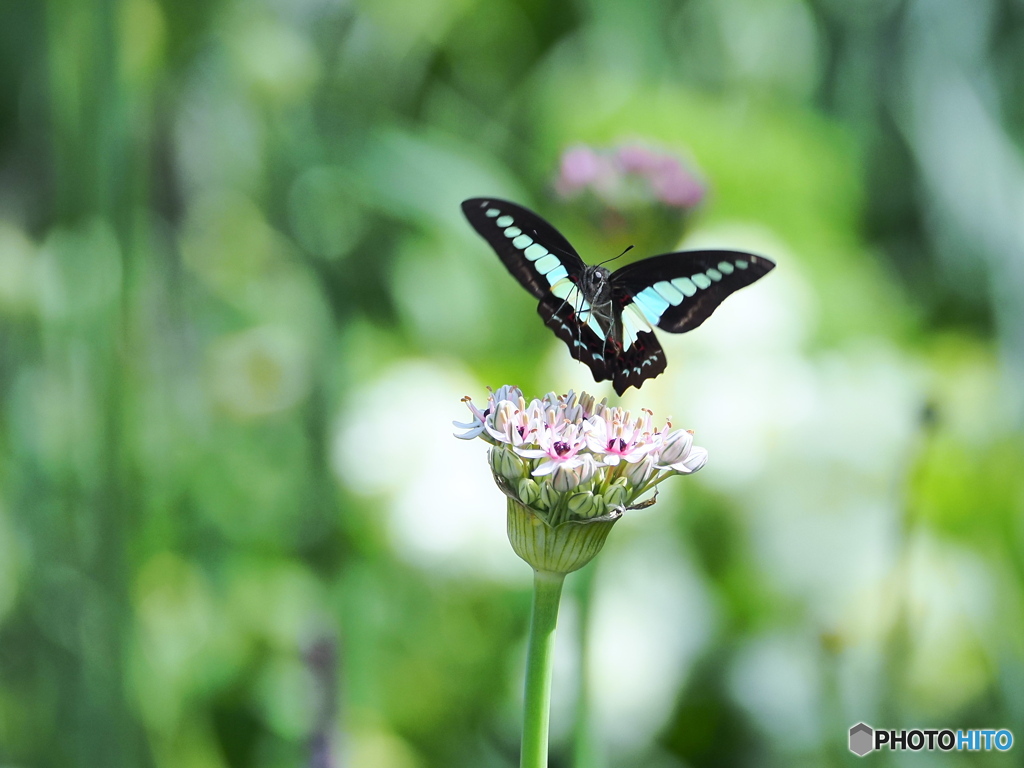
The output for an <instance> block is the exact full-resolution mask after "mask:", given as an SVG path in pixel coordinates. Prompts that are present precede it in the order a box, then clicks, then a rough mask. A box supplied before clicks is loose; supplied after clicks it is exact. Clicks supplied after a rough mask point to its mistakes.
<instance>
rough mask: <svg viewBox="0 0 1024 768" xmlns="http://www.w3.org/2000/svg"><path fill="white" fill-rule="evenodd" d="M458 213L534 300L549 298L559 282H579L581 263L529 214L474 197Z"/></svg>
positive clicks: (503, 203)
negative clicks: (460, 212)
mask: <svg viewBox="0 0 1024 768" xmlns="http://www.w3.org/2000/svg"><path fill="white" fill-rule="evenodd" d="M462 212H463V213H464V214H465V215H466V218H467V219H468V220H469V223H470V224H472V225H473V229H475V230H476V231H477V232H478V233H479V234H480V236H481V237H483V238H484V240H486V241H487V242H488V243H489V244H490V246H491V248H493V249H494V251H495V253H497V254H498V256H499V257H500V258H501V261H502V262H503V263H504V264H505V266H506V267H507V268H508V271H509V272H511V273H512V275H513V276H514V277H515V278H516V279H517V280H518V281H519V282H520V283H522V285H523V287H524V288H525V289H526V290H528V291H529V292H530V293H531V294H532V295H533V296H534V297H535V298H538V299H544V298H545V297H547V296H550V295H551V287H552V286H553V285H554V284H556V283H557V282H558V281H559V280H561V279H563V278H566V277H568V278H570V279H571V281H572V282H573V283H578V282H579V276H580V275H581V274H582V273H583V267H584V266H585V265H584V263H583V259H581V258H580V257H579V254H578V253H576V250H575V249H574V248H573V247H572V245H570V244H569V241H568V240H566V239H565V238H564V237H563V236H562V234H561V233H560V232H559V231H558V230H557V229H555V228H554V227H553V226H551V225H550V224H548V223H547V222H546V221H544V219H542V218H541V217H540V216H538V215H537V214H536V213H534V212H533V211H530V210H527V209H526V208H523V207H522V206H520V205H516V204H515V203H510V202H508V201H507V200H497V199H495V198H488V197H474V198H471V199H469V200H466V201H465V202H463V203H462ZM542 314H543V313H542Z"/></svg>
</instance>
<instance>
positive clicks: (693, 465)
mask: <svg viewBox="0 0 1024 768" xmlns="http://www.w3.org/2000/svg"><path fill="white" fill-rule="evenodd" d="M707 463H708V452H707V449H706V448H701V447H700V446H696V447H694V448H691V449H690V455H689V456H687V457H686V458H685V459H683V461H682V462H681V465H682V467H683V468H684V469H685V470H686V471H688V472H691V473H692V472H696V471H697V470H698V469H700V468H701V467H703V466H704V465H705V464H707ZM679 466H680V465H676V466H674V467H673V469H675V470H677V471H683V470H680V469H679Z"/></svg>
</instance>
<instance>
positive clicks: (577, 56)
mask: <svg viewBox="0 0 1024 768" xmlns="http://www.w3.org/2000/svg"><path fill="white" fill-rule="evenodd" d="M1022 72H1024V6H1022V5H1021V3H1020V2H1017V1H1016V0H906V1H903V0H859V1H858V2H843V1H842V0H756V1H755V0H685V1H684V2H668V1H667V0H660V1H654V2H646V3H635V4H634V3H624V2H617V1H616V0H575V1H574V2H569V3H543V2H539V0H490V1H489V2H481V1H480V0H421V1H420V2H408V1H407V2H399V0H356V1H354V2H353V1H346V0H246V1H243V0H203V1H202V2H200V1H199V0H178V1H177V2H171V1H170V0H46V1H45V2H31V0H24V1H22V2H18V0H15V1H14V2H8V3H5V4H4V5H3V6H2V8H0V401H2V409H0V765H2V766H4V768H15V767H16V768H49V767H50V766H62V767H63V766H87V767H88V768H100V767H103V768H119V767H121V766H141V767H148V766H166V767H168V768H170V767H171V766H173V767H174V768H243V767H247V766H283V765H296V766H311V768H332V767H335V766H338V767H340V766H356V767H357V768H362V767H363V766H366V767H368V768H426V767H428V766H474V767H478V766H479V767H481V768H491V767H493V768H500V767H502V766H513V765H516V764H517V748H518V733H519V722H518V718H519V697H520V695H521V694H520V680H521V675H522V663H523V652H524V638H525V632H526V622H527V620H528V610H529V599H530V592H529V589H530V587H529V577H530V572H529V568H528V567H527V566H526V565H525V564H523V563H521V562H519V561H518V560H517V559H516V558H515V556H514V554H513V553H512V551H511V549H510V548H509V547H508V545H507V543H506V542H504V541H503V536H504V503H503V501H502V497H501V496H500V494H499V493H498V492H497V490H495V489H494V488H493V487H492V486H491V484H490V480H489V477H488V470H487V465H486V462H485V459H484V450H483V446H482V444H479V443H460V442H458V441H456V440H454V439H452V438H451V436H450V432H451V428H450V426H449V423H450V421H451V420H452V419H462V418H464V416H465V411H464V409H463V407H462V406H461V404H460V403H459V399H460V398H461V397H462V396H463V395H466V394H471V395H473V396H474V397H475V398H476V399H477V400H478V401H481V400H483V398H484V395H485V389H484V387H485V385H491V386H498V385H500V384H504V383H517V384H519V385H521V386H522V387H524V389H525V390H526V391H527V393H528V394H541V393H542V392H544V391H548V390H551V389H557V390H562V391H564V390H565V389H568V388H575V389H577V390H579V389H581V388H584V387H586V388H588V389H589V390H591V391H595V392H597V393H599V394H602V395H603V394H609V393H610V390H609V389H608V388H607V386H606V385H600V386H597V385H594V383H593V382H592V381H590V379H589V375H588V373H587V371H586V369H585V368H584V367H582V366H580V365H578V364H576V363H574V362H572V361H571V360H570V359H569V358H568V355H567V354H566V353H565V349H564V346H562V345H560V344H559V343H558V342H557V341H556V340H555V339H554V338H553V337H552V336H551V334H550V332H549V331H548V330H547V329H545V328H544V327H543V326H542V324H541V323H540V322H539V320H538V319H537V317H536V314H535V311H534V307H533V302H532V301H531V300H530V298H529V297H528V296H527V295H526V293H525V292H524V291H522V290H521V289H520V288H519V287H518V286H517V285H516V284H515V282H514V281H513V280H512V279H511V278H510V277H509V276H508V275H507V273H505V271H504V269H503V268H502V266H501V264H500V262H498V260H497V259H496V258H495V257H494V256H493V254H492V253H491V252H490V250H489V248H488V247H487V246H486V244H485V243H484V242H483V241H482V240H480V239H479V238H478V237H477V236H476V235H475V234H474V233H473V232H472V231H471V229H470V228H469V226H468V225H467V224H466V223H465V221H464V220H463V219H462V216H461V213H460V211H459V208H458V204H459V202H460V201H461V200H462V199H464V198H466V197H472V196H479V195H495V196H500V197H508V198H511V199H514V200H516V201H518V202H521V203H523V204H526V205H529V206H530V207H533V208H535V209H537V210H540V211H542V212H543V213H544V214H545V215H546V216H547V217H548V218H551V219H552V220H554V221H555V223H556V224H557V225H558V226H559V227H560V228H562V229H563V231H564V232H565V233H566V234H567V235H568V236H569V237H570V239H571V240H573V242H574V243H577V245H578V246H579V249H580V250H581V252H582V253H584V255H585V256H587V257H588V258H589V259H590V260H591V261H596V260H598V259H600V258H607V257H609V256H612V255H614V254H615V253H617V252H618V250H620V249H621V248H620V243H619V242H618V241H617V240H615V241H614V242H613V241H612V239H606V238H603V237H602V236H601V234H600V231H599V230H598V229H596V228H595V227H594V226H592V221H591V220H590V219H589V218H588V217H587V215H586V212H585V210H584V207H583V206H582V205H580V204H577V203H574V202H572V201H565V200H560V199H558V198H557V196H556V195H555V194H554V193H553V191H552V182H553V179H554V177H555V174H556V173H557V169H558V164H559V157H560V155H561V153H562V152H563V151H564V150H565V149H566V148H568V147H571V146H575V145H579V144H589V145H592V146H595V147H610V146H613V145H617V144H621V143H622V142H624V141H633V142H642V143H646V144H648V145H650V146H654V147H658V148H660V149H662V150H666V151H671V152H675V153H678V154H679V155H680V156H682V157H686V158H688V159H689V162H692V163H693V164H694V166H695V167H697V168H699V169H700V172H701V174H702V176H703V178H704V179H705V180H706V181H707V183H708V186H709V190H710V192H709V195H708V197H707V199H706V200H705V202H704V204H703V205H702V206H701V208H700V210H698V211H697V212H696V213H694V214H693V215H691V216H689V217H688V218H687V220H686V232H685V237H684V241H683V242H684V245H685V244H691V245H698V244H703V245H706V244H709V243H710V244H716V245H719V246H724V247H734V248H745V249H749V250H755V251H758V252H760V253H764V254H765V255H768V256H770V257H772V258H774V259H775V260H776V261H777V262H778V264H779V266H778V268H777V269H776V270H775V272H773V273H772V274H771V275H769V276H768V277H767V278H766V279H765V280H763V281H761V282H760V283H758V284H757V285H756V286H754V287H752V288H750V289H748V290H746V291H744V292H743V293H741V294H739V295H738V296H736V297H733V298H732V299H730V300H729V301H728V302H727V303H726V305H724V306H723V307H722V308H721V309H720V310H719V312H718V313H716V315H715V317H714V318H712V319H711V320H710V321H709V322H708V323H707V324H706V325H705V326H704V327H702V328H701V329H700V330H699V331H698V332H697V333H694V334H690V335H688V336H683V337H667V334H662V342H663V345H664V346H665V348H666V350H667V354H668V358H669V368H668V371H667V373H666V374H665V375H664V376H662V377H660V378H659V379H657V380H654V381H651V382H648V383H647V384H646V385H645V386H644V388H643V391H642V392H639V393H638V392H635V391H630V392H629V393H628V394H627V396H626V397H625V398H624V401H625V402H626V403H627V404H628V405H630V406H631V407H635V408H639V407H642V406H646V407H650V408H652V409H654V410H655V412H656V414H658V415H659V416H666V415H672V416H673V417H674V423H675V424H676V425H677V426H686V427H689V428H692V429H694V430H695V431H696V434H697V442H698V444H701V445H704V446H706V447H708V449H709V450H710V453H711V460H710V462H709V464H708V466H707V467H706V468H705V469H704V470H703V471H702V472H701V473H700V474H699V475H697V476H696V477H694V478H690V479H686V480H680V481H679V482H677V483H675V486H676V487H674V488H668V489H667V492H666V493H665V494H664V495H663V497H662V499H661V501H660V503H659V504H658V505H657V506H655V507H654V508H652V509H650V510H646V511H642V512H637V513H635V514H631V515H628V516H627V517H626V518H625V519H624V520H623V521H622V522H620V523H619V524H618V526H617V527H616V531H615V533H614V534H613V536H612V537H611V539H610V542H609V544H608V546H607V548H606V550H605V552H604V553H603V554H602V555H601V557H600V558H599V559H598V561H596V563H595V564H594V565H591V566H588V568H587V569H586V570H585V571H583V572H581V573H579V574H576V575H574V576H572V577H570V580H569V589H568V594H567V596H566V602H565V604H564V605H563V617H562V623H561V628H560V636H559V638H560V639H559V643H560V644H559V649H558V661H557V663H556V680H555V685H556V693H555V700H554V707H553V726H552V727H553V732H552V736H553V743H552V762H551V765H552V766H560V767H567V766H574V767H575V768H602V767H603V766H654V767H655V768H677V767H682V766H695V767H703V766H708V767H710V766H843V765H853V764H856V763H857V758H855V757H853V756H852V755H851V754H850V753H849V752H848V751H847V749H846V731H847V729H848V728H849V727H850V726H851V725H852V724H854V723H856V722H858V721H860V720H864V721H867V722H869V723H871V724H873V725H875V726H879V727H891V728H913V727H949V728H953V729H956V728H971V727H975V728H999V727H1006V728H1010V729H1012V730H1014V732H1015V735H1016V736H1017V737H1018V738H1024V433H1022V431H1021V422H1022V418H1024V407H1022V405H1024V229H1022V228H1021V225H1020V221H1021V213H1022V211H1024V157H1022V153H1021V143H1022V140H1024V106H1022V105H1024V98H1022V97H1024V77H1022ZM624 237H627V241H628V235H624ZM641 240H642V238H641ZM633 242H635V240H634V241H633ZM627 244H628V242H627ZM636 244H637V248H636V250H635V251H634V253H636V254H638V255H645V254H649V253H651V252H653V250H652V249H653V248H654V247H655V244H654V243H653V241H652V242H646V241H641V242H636ZM675 244H676V243H672V244H671V245H675ZM631 256H632V254H631ZM669 485H671V484H669ZM581 649H586V652H585V654H584V656H583V658H584V659H585V661H584V662H580V661H579V659H580V652H581ZM580 691H584V692H585V695H586V701H587V702H588V705H587V706H586V707H580V706H577V701H578V696H579V693H580ZM1020 750H1021V747H1020V745H1014V748H1013V750H1012V751H1011V752H1010V753H1008V754H996V753H978V754H971V753H955V752H954V753H949V754H935V755H930V756H921V755H918V756H914V755H905V754H876V755H872V756H869V757H868V758H865V759H866V760H872V761H874V762H875V763H876V764H878V765H903V764H910V763H913V764H915V765H917V764H922V763H921V761H922V760H926V761H927V763H928V764H929V765H938V766H961V765H965V766H966V765H975V764H977V765H985V766H1008V765H1019V760H1020V758H1019V755H1020Z"/></svg>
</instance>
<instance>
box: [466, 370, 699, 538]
mask: <svg viewBox="0 0 1024 768" xmlns="http://www.w3.org/2000/svg"><path fill="white" fill-rule="evenodd" d="M463 402H465V403H466V405H467V406H468V407H469V410H470V412H471V413H472V414H473V420H472V421H471V422H469V423H468V424H461V423H459V422H453V423H454V424H455V426H456V427H458V428H459V429H463V430H465V432H464V433H463V434H458V435H456V437H460V438H462V439H465V440H469V439H472V438H475V437H480V438H482V439H483V440H485V441H486V442H488V443H490V445H491V449H490V453H489V458H490V464H491V469H492V470H493V471H494V475H495V479H496V480H497V481H498V484H499V486H501V487H502V490H504V491H505V493H506V494H508V495H510V496H512V497H513V498H515V499H516V500H518V501H520V502H521V503H522V504H524V505H526V506H527V507H530V508H531V509H533V510H535V511H537V512H538V513H541V514H542V515H543V516H544V517H545V519H546V520H547V521H548V523H549V524H551V525H555V524H557V523H559V522H562V521H565V520H573V519H575V520H580V519H590V518H594V517H600V516H602V515H606V514H609V513H612V512H615V511H616V510H618V511H619V512H621V510H622V509H624V508H629V507H630V506H632V505H635V504H636V503H637V500H638V499H640V497H641V496H643V495H644V494H645V493H647V492H648V491H650V490H651V489H652V488H654V487H655V486H656V485H657V484H658V483H660V482H661V481H662V480H664V479H666V478H668V477H671V476H672V475H677V474H684V475H685V474H691V473H693V472H696V471H697V470H698V469H700V468H701V467H703V466H704V464H705V463H706V462H707V459H708V453H707V451H706V450H704V449H703V448H701V447H699V446H696V445H694V444H693V434H692V433H691V432H689V431H687V430H683V429H672V425H671V424H669V423H666V424H665V425H664V426H663V427H661V428H656V427H655V426H653V423H652V418H653V414H652V413H651V412H650V411H648V410H646V409H644V410H643V411H642V413H641V415H640V416H638V417H636V418H634V417H633V415H632V414H631V413H630V412H629V411H627V410H625V409H623V408H618V407H614V406H610V405H608V403H607V400H602V401H600V402H597V401H596V400H595V399H594V397H593V396H592V395H588V394H587V393H585V392H584V393H583V394H581V395H579V397H577V396H576V395H575V394H573V393H572V392H569V393H568V394H567V395H556V394H555V393H553V392H550V393H548V394H547V395H545V396H544V397H543V398H540V399H534V400H532V401H531V402H529V403H527V402H526V400H525V398H524V397H523V394H522V392H520V391H519V389H518V388H517V387H512V386H504V387H502V388H501V389H499V390H498V391H497V392H492V393H491V395H490V397H489V398H488V399H487V407H486V408H485V409H484V410H483V411H481V410H480V409H479V408H477V407H476V405H474V403H473V401H472V400H471V399H470V398H469V397H466V398H464V399H463Z"/></svg>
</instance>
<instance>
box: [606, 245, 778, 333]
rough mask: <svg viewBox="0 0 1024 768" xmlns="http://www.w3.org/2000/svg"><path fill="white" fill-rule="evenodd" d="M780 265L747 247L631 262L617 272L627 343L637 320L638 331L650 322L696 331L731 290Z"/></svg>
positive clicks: (615, 285) (614, 280) (616, 290)
mask: <svg viewBox="0 0 1024 768" xmlns="http://www.w3.org/2000/svg"><path fill="white" fill-rule="evenodd" d="M774 267H775V262H773V261H772V260H770V259H766V258H765V257H764V256H756V255H754V254H752V253H745V252H743V251H682V252H680V253H666V254H664V255H662V256H653V257H652V258H649V259H643V260H642V261H637V262H634V263H633V264H627V265H626V266H624V267H622V268H621V269H618V270H616V271H615V272H614V273H612V276H611V281H612V292H613V295H614V296H615V297H616V300H617V302H618V304H619V306H621V307H622V312H623V334H624V336H625V338H624V342H625V341H628V340H629V336H630V335H631V333H630V325H631V321H632V322H635V323H636V325H637V328H636V331H637V332H639V331H643V330H645V329H644V328H643V326H644V325H646V323H650V324H651V325H656V326H658V327H659V328H661V329H663V330H666V331H668V332H669V333H686V332H687V331H692V330H693V329H694V328H696V327H697V326H699V325H700V324H701V323H703V322H704V321H705V320H707V319H708V318H709V317H710V316H711V313H712V312H714V311H715V309H716V308H717V307H718V305H719V304H721V303H722V302H723V301H724V300H725V298H726V297H727V296H728V295H729V294H731V293H733V292H735V291H738V290H739V289H740V288H743V287H745V286H747V285H750V284H751V283H753V282H754V281H755V280H758V279H759V278H761V277H763V276H764V275H766V274H767V273H768V272H770V271H771V270H772V269H773V268H774ZM644 321H646V323H644Z"/></svg>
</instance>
